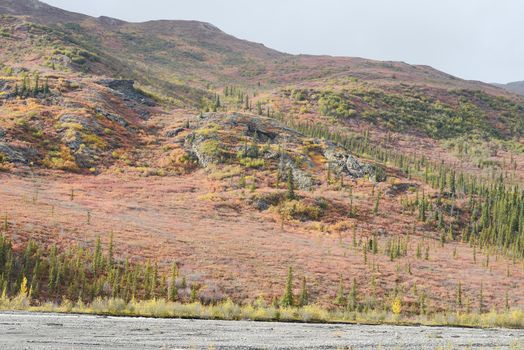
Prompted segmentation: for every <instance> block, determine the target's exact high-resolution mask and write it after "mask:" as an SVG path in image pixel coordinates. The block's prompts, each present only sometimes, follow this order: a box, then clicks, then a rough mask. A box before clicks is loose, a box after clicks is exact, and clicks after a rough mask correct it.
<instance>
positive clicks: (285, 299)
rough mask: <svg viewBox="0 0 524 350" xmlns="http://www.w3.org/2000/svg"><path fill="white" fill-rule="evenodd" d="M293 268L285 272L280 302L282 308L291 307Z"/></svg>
mask: <svg viewBox="0 0 524 350" xmlns="http://www.w3.org/2000/svg"><path fill="white" fill-rule="evenodd" d="M293 298H294V297H293V268H292V267H291V266H290V267H289V269H288V272H287V279H286V287H285V289H284V295H282V299H281V300H280V305H281V306H282V307H290V306H293V302H294V301H293Z"/></svg>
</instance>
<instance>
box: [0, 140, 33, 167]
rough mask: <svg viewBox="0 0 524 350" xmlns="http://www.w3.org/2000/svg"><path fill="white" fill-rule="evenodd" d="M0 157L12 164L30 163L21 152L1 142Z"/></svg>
mask: <svg viewBox="0 0 524 350" xmlns="http://www.w3.org/2000/svg"><path fill="white" fill-rule="evenodd" d="M0 155H2V157H1V158H4V160H7V161H9V162H11V163H20V164H27V163H28V161H27V158H26V157H25V156H24V154H23V153H22V152H21V151H20V150H17V149H15V148H14V147H12V146H10V145H9V144H7V143H5V142H0Z"/></svg>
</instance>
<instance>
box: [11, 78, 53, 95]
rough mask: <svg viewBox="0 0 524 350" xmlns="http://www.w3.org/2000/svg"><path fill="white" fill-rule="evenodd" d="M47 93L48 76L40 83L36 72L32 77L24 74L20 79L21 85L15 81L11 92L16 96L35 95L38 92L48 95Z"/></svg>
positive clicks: (48, 90)
mask: <svg viewBox="0 0 524 350" xmlns="http://www.w3.org/2000/svg"><path fill="white" fill-rule="evenodd" d="M49 93H50V89H49V80H48V78H46V79H45V81H44V82H43V83H42V82H41V81H40V76H39V75H38V74H35V75H34V77H33V79H31V78H30V77H29V76H27V75H24V77H23V79H22V86H19V85H18V83H17V84H16V85H15V88H14V92H13V94H14V95H15V96H16V97H21V98H28V97H37V96H38V95H40V94H43V95H48V94H49Z"/></svg>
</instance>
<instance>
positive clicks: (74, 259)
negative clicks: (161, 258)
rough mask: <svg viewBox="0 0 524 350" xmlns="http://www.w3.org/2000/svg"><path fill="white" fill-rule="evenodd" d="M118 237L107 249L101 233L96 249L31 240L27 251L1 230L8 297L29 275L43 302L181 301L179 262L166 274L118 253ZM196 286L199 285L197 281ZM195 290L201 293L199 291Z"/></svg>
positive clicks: (0, 283) (0, 263)
mask: <svg viewBox="0 0 524 350" xmlns="http://www.w3.org/2000/svg"><path fill="white" fill-rule="evenodd" d="M113 254H114V253H113V239H112V236H111V238H110V241H109V245H108V248H107V249H106V250H105V251H104V249H103V248H102V243H101V240H100V238H98V239H97V242H96V245H95V247H94V250H88V249H83V248H81V247H71V248H69V249H67V250H65V251H64V252H60V251H59V249H58V247H57V246H56V245H53V246H51V247H50V248H49V249H47V248H45V247H44V246H41V245H39V244H37V243H35V242H34V241H29V242H28V243H27V244H26V246H25V249H24V250H23V251H18V250H15V249H14V248H13V244H12V243H11V241H10V240H9V239H8V238H6V236H5V235H3V234H2V235H0V288H1V290H2V293H3V294H4V295H6V296H15V295H16V294H17V293H18V291H19V290H20V286H21V284H22V281H23V280H24V278H27V281H28V286H29V295H30V297H31V299H32V300H34V301H37V300H40V301H49V300H56V301H60V300H63V299H68V300H74V301H76V300H82V301H84V302H90V301H92V300H94V299H95V298H96V297H113V298H122V299H124V300H126V301H129V300H131V299H133V298H134V299H136V300H142V299H151V298H166V299H168V300H172V301H175V300H179V299H180V293H179V292H180V290H182V289H185V288H186V287H185V286H183V285H180V286H179V285H177V278H178V277H179V274H178V267H177V265H176V264H173V267H172V273H171V278H170V280H167V279H166V278H165V277H162V276H161V275H160V272H159V268H158V265H157V264H156V263H155V264H152V263H151V262H147V263H146V264H145V266H142V265H140V264H133V263H131V262H130V261H129V260H125V261H119V260H116V259H115V258H114V256H113ZM194 288H195V291H196V292H197V291H198V287H197V286H195V287H194ZM196 292H195V293H196Z"/></svg>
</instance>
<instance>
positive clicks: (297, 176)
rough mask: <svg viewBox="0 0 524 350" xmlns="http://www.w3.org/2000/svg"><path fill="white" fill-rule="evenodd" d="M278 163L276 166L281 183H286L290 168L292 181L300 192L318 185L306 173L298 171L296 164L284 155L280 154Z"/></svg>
mask: <svg viewBox="0 0 524 350" xmlns="http://www.w3.org/2000/svg"><path fill="white" fill-rule="evenodd" d="M279 156H280V162H279V164H278V169H279V173H280V176H281V179H282V180H283V181H287V176H288V171H289V170H288V169H290V168H291V172H292V174H293V181H294V183H295V185H296V186H297V187H298V188H299V189H301V190H307V191H308V190H311V188H313V186H315V185H317V184H318V181H315V179H313V177H312V176H311V175H310V174H308V173H307V172H306V171H304V170H302V169H300V167H299V166H298V165H297V164H296V162H295V161H294V160H293V159H292V158H291V157H290V156H289V155H288V154H286V153H282V154H280V155H279Z"/></svg>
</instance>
